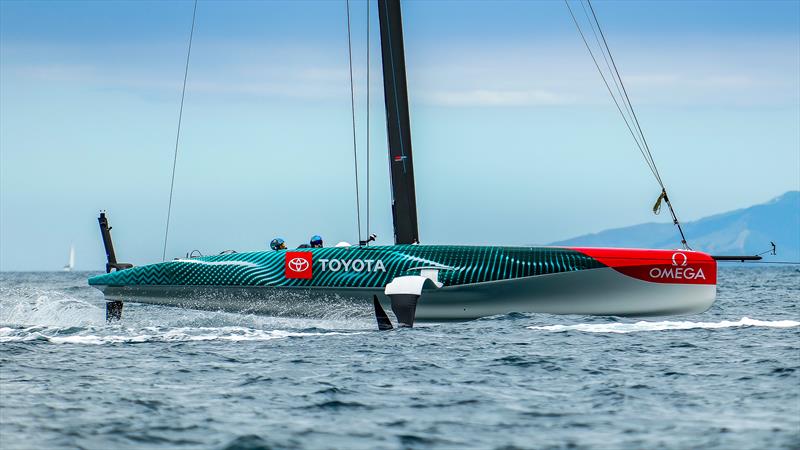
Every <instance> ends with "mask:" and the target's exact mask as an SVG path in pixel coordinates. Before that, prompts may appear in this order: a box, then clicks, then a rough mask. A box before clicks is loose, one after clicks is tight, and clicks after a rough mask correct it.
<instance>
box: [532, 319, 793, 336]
mask: <svg viewBox="0 0 800 450" xmlns="http://www.w3.org/2000/svg"><path fill="white" fill-rule="evenodd" d="M797 326H800V322H797V321H794V320H757V319H751V318H749V317H742V318H741V319H740V320H738V321H736V322H732V321H730V320H723V321H720V322H689V321H681V322H678V321H663V322H648V321H641V322H636V323H600V324H598V323H579V324H575V325H546V326H530V327H527V328H528V329H530V330H541V331H550V332H565V331H582V332H585V333H637V332H641V331H668V330H693V329H698V328H703V329H718V328H735V327H768V328H792V327H797Z"/></svg>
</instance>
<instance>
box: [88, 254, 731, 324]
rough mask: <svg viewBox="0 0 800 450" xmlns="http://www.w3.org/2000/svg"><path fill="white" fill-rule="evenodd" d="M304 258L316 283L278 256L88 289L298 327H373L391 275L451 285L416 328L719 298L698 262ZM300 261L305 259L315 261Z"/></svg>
mask: <svg viewBox="0 0 800 450" xmlns="http://www.w3.org/2000/svg"><path fill="white" fill-rule="evenodd" d="M308 253H309V254H310V256H311V272H312V274H311V277H310V278H293V276H295V275H297V274H296V273H293V272H291V270H292V269H291V268H292V267H294V266H295V265H296V266H297V270H298V271H301V272H302V273H303V274H306V272H305V271H306V270H307V267H306V266H305V264H304V263H302V262H300V261H294V258H293V259H287V258H286V255H287V252H285V251H280V252H253V253H239V254H232V255H217V256H209V257H203V258H197V259H189V260H175V261H169V262H163V263H158V264H151V265H147V266H141V267H135V268H132V269H126V270H122V271H119V272H112V273H109V274H104V275H99V276H96V277H92V278H90V279H89V284H90V285H93V286H95V287H97V288H98V289H100V290H101V291H103V293H104V295H105V297H106V299H107V300H122V301H133V302H141V303H150V304H160V305H167V306H178V307H184V308H193V309H206V310H223V311H230V312H244V313H257V314H269V315H281V316H294V317H298V316H300V317H321V316H322V317H330V316H344V317H351V316H365V317H367V316H370V315H372V314H373V309H372V299H373V295H377V296H378V298H379V300H380V302H381V304H382V305H383V306H384V309H387V310H388V308H390V302H389V299H388V298H387V297H386V296H385V295H384V293H383V289H384V287H385V286H386V284H388V283H389V282H391V281H392V280H393V279H394V278H395V277H398V276H403V275H409V274H414V275H419V274H420V271H421V270H423V268H427V269H426V270H430V268H436V270H438V272H437V274H436V276H437V278H438V281H439V282H440V283H442V285H443V286H442V287H441V288H438V289H426V290H424V291H423V295H422V296H421V297H420V300H419V306H418V309H417V320H420V321H444V320H468V319H474V318H477V317H484V316H489V315H495V314H507V313H510V312H536V313H551V314H594V315H619V316H656V315H676V314H697V313H700V312H703V311H705V310H706V309H708V308H709V307H710V306H711V304H712V303H713V302H714V299H715V297H716V263H715V262H714V261H713V259H712V258H711V257H710V256H708V255H706V254H704V253H700V252H690V251H679V250H634V249H591V248H589V249H571V248H557V247H488V246H487V247H467V246H422V245H395V246H375V247H367V248H359V247H347V248H322V249H309V250H308ZM590 255H591V256H590ZM303 256H304V258H303V259H305V260H306V261H307V260H308V258H307V257H308V256H309V255H303ZM292 261H294V263H292ZM357 261H360V262H357ZM290 263H291V264H290ZM701 269H702V272H701ZM698 273H702V277H698ZM687 274H688V275H687Z"/></svg>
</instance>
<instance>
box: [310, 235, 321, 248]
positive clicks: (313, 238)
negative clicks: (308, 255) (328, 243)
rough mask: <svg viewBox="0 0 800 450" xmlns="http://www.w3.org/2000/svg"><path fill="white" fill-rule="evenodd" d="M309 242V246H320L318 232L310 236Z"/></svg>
mask: <svg viewBox="0 0 800 450" xmlns="http://www.w3.org/2000/svg"><path fill="white" fill-rule="evenodd" d="M309 244H311V248H322V236H320V235H318V234H315V235H314V236H311V241H309Z"/></svg>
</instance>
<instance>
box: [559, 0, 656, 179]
mask: <svg viewBox="0 0 800 450" xmlns="http://www.w3.org/2000/svg"><path fill="white" fill-rule="evenodd" d="M564 4H565V5H567V9H568V10H569V15H570V16H572V21H573V22H574V23H575V27H576V28H577V29H578V33H579V34H580V35H581V39H582V40H583V44H584V45H585V46H586V50H588V51H589V56H591V57H592V61H594V66H595V67H596V68H597V72H598V73H599V74H600V78H602V79H603V83H604V84H605V85H606V89H608V93H609V94H611V99H612V100H614V105H616V106H617V111H619V113H620V115H621V116H622V120H623V121H625V126H626V127H627V128H628V131H629V132H630V134H631V137H633V140H634V141H635V142H636V146H637V147H638V148H639V152H640V153H641V154H642V157H643V158H644V160H645V163H646V164H647V166H648V167H649V168H650V172H652V173H653V176H655V177H656V180H658V177H657V176H656V172H655V168H654V167H653V166H651V165H650V160H649V159H648V158H647V155H646V154H645V151H644V148H642V146H641V145H640V144H639V141H638V140H637V139H636V134H635V133H634V131H633V128H632V127H631V124H629V123H628V119H627V118H626V117H625V114H624V113H623V112H622V108H621V107H620V106H619V102H618V101H617V97H616V96H615V95H614V92H613V91H612V90H611V86H609V84H608V81H607V80H606V77H605V74H604V73H603V71H602V69H600V64H599V63H598V62H597V58H595V57H594V52H592V48H591V47H590V46H589V42H588V41H587V40H586V37H585V36H584V34H583V30H581V26H580V24H579V23H578V19H577V18H576V17H575V14H573V12H572V8H571V7H570V6H569V1H568V0H564Z"/></svg>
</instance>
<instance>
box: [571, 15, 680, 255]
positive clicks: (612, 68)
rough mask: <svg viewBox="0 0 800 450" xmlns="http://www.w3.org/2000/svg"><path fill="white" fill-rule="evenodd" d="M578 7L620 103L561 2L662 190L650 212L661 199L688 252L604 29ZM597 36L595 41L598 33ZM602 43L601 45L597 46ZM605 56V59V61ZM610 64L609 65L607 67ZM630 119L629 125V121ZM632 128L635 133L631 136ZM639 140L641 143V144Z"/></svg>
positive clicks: (576, 24) (656, 208)
mask: <svg viewBox="0 0 800 450" xmlns="http://www.w3.org/2000/svg"><path fill="white" fill-rule="evenodd" d="M578 1H579V2H580V3H581V7H582V8H583V11H584V14H585V15H586V18H587V20H588V21H589V25H590V26H591V28H592V33H594V37H595V41H596V42H597V45H598V47H599V49H600V53H602V55H603V59H604V61H605V63H606V67H607V68H608V71H609V74H610V76H611V79H612V80H613V83H614V86H615V87H616V89H617V92H618V93H619V95H620V99H619V101H618V100H617V96H616V95H614V92H613V91H612V90H611V86H610V85H609V83H608V81H607V80H606V77H605V74H604V73H603V70H602V69H601V68H600V64H599V63H598V61H597V58H595V56H594V52H592V49H591V46H590V45H589V42H588V41H587V40H586V37H585V36H584V34H583V30H582V29H581V26H580V24H579V23H578V20H577V18H576V17H575V14H574V13H573V12H572V8H571V7H570V5H569V0H564V4H566V6H567V9H568V10H569V14H570V16H571V17H572V21H573V22H574V23H575V27H576V28H577V29H578V33H579V34H580V36H581V39H582V40H583V43H584V45H585V46H586V49H587V50H588V51H589V55H590V56H591V57H592V61H593V62H594V65H595V67H596V68H597V71H598V73H600V77H601V78H602V79H603V83H604V84H605V85H606V89H607V90H608V93H609V94H610V95H611V98H612V100H614V104H615V105H616V107H617V110H618V111H619V113H620V115H621V116H622V120H623V121H624V122H625V126H626V127H627V128H628V131H629V132H630V134H631V137H633V140H634V142H635V143H636V147H637V148H638V149H639V152H640V153H641V154H642V157H643V158H644V160H645V162H646V163H647V166H648V167H649V168H650V172H651V173H652V174H653V176H654V177H655V179H656V181H657V182H658V185H659V186H660V187H661V194H660V196H659V200H658V201H657V202H656V207H655V208H654V209H653V212H654V213H656V214H658V209H659V207H658V206H659V205H660V204H661V200H662V199H663V201H664V203H666V204H667V207H668V208H669V212H670V215H671V216H672V222H673V224H674V225H675V226H676V227H677V228H678V232H679V233H680V235H681V244H682V245H683V247H684V248H685V249H689V250H691V247H689V244H688V242H687V240H686V235H685V234H684V232H683V227H681V224H680V221H679V220H678V216H677V215H676V214H675V209H674V208H673V207H672V202H670V200H669V197H668V196H667V188H666V186H665V185H664V181H663V179H662V178H661V174H660V173H659V171H658V167H657V166H656V162H655V159H654V158H653V154H652V152H651V150H650V146H649V144H648V143H647V139H646V138H645V136H644V131H642V126H641V124H640V123H639V118H638V117H637V115H636V111H635V110H634V108H633V103H632V102H631V100H630V97H629V96H628V91H627V89H626V88H625V83H624V82H623V81H622V76H621V75H620V73H619V69H618V68H617V64H616V62H615V61H614V55H613V54H612V53H611V48H610V47H609V45H608V41H607V40H606V37H605V34H604V33H603V29H602V27H601V26H600V21H599V20H598V19H597V14H596V13H595V10H594V7H593V6H592V2H591V0H586V3H587V4H588V5H589V10H590V11H591V13H592V18H593V20H592V19H590V18H589V14H588V12H587V11H586V7H585V6H584V4H583V1H582V0H578ZM595 26H596V27H597V31H596V32H595ZM598 32H599V33H600V36H599V38H598V35H597V33H598ZM601 39H602V45H601V43H600V41H601ZM606 55H608V58H606ZM609 61H610V64H609ZM620 101H621V102H622V104H623V105H624V106H625V111H626V112H628V116H627V117H626V115H625V113H624V112H623V110H622V108H621V107H620V105H619V103H620ZM629 118H630V122H629V120H628V119H629ZM634 128H635V130H636V131H635V132H634ZM640 140H641V142H640Z"/></svg>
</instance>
